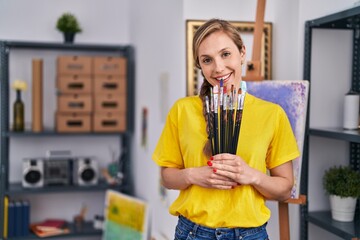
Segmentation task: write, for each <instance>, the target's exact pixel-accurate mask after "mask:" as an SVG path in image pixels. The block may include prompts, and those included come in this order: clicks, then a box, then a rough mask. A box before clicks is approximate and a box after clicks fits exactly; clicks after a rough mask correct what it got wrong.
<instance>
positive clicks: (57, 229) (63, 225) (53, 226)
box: [30, 219, 69, 237]
mask: <svg viewBox="0 0 360 240" xmlns="http://www.w3.org/2000/svg"><path fill="white" fill-rule="evenodd" d="M30 228H31V230H32V231H33V233H34V234H36V235H37V236H38V237H50V236H57V235H62V234H67V233H69V228H68V226H67V222H66V221H65V220H62V219H46V220H44V221H42V222H39V223H33V224H31V225H30Z"/></svg>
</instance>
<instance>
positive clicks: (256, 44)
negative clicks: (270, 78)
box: [243, 0, 266, 81]
mask: <svg viewBox="0 0 360 240" xmlns="http://www.w3.org/2000/svg"><path fill="white" fill-rule="evenodd" d="M265 3H266V0H258V1H257V7H256V20H255V27H254V39H253V49H252V57H251V60H250V61H248V62H247V63H246V75H245V77H243V80H244V81H260V80H264V76H262V75H261V67H262V66H261V41H262V35H263V31H264V15H265Z"/></svg>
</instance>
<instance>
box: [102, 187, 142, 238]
mask: <svg viewBox="0 0 360 240" xmlns="http://www.w3.org/2000/svg"><path fill="white" fill-rule="evenodd" d="M148 212H149V209H148V204H147V203H146V202H144V201H142V200H140V199H138V198H135V197H131V196H128V195H126V194H123V193H120V192H116V191H114V190H107V191H106V196H105V223H104V229H103V230H104V231H103V237H102V239H103V240H113V239H117V240H147V239H148V221H149V215H148Z"/></svg>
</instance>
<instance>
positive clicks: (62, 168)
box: [44, 158, 73, 186]
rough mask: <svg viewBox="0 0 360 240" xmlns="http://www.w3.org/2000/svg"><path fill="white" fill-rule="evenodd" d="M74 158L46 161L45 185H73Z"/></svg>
mask: <svg viewBox="0 0 360 240" xmlns="http://www.w3.org/2000/svg"><path fill="white" fill-rule="evenodd" d="M72 165H73V159H72V158H58V159H46V161H45V166H44V168H45V169H44V171H45V185H47V186H53V185H71V184H72V176H71V173H72V167H73V166H72Z"/></svg>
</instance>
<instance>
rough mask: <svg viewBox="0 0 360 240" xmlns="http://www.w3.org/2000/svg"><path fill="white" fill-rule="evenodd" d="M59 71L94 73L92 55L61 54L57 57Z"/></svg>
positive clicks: (61, 72)
mask: <svg viewBox="0 0 360 240" xmlns="http://www.w3.org/2000/svg"><path fill="white" fill-rule="evenodd" d="M57 73H58V74H69V75H74V74H81V75H91V74H92V57H89V56H77V55H68V56H59V57H58V58H57Z"/></svg>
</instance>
